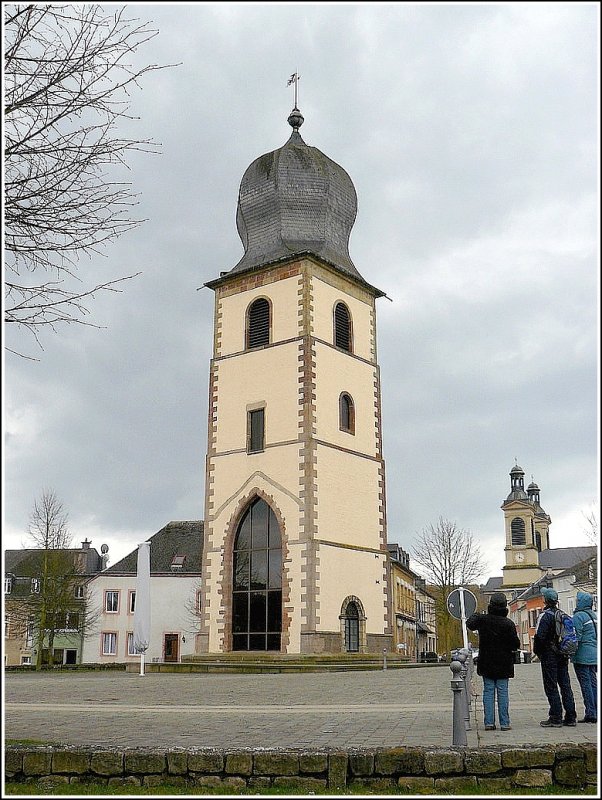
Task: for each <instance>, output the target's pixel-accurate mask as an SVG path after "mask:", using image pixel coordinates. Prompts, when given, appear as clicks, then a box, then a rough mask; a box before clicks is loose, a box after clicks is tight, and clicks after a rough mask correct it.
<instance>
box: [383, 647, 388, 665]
mask: <svg viewBox="0 0 602 800" xmlns="http://www.w3.org/2000/svg"><path fill="white" fill-rule="evenodd" d="M383 669H387V648H386V647H383Z"/></svg>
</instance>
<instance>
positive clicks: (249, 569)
mask: <svg viewBox="0 0 602 800" xmlns="http://www.w3.org/2000/svg"><path fill="white" fill-rule="evenodd" d="M288 122H289V124H290V125H291V127H292V129H293V131H292V134H291V136H290V139H289V140H288V141H287V142H286V144H284V145H283V146H282V147H280V148H279V149H277V150H274V151H273V152H270V153H266V154H265V155H262V156H260V157H259V158H257V159H256V160H255V161H253V163H252V164H251V165H250V166H249V168H248V169H247V170H246V172H245V174H244V176H243V178H242V181H241V185H240V193H239V198H238V209H237V219H236V221H237V228H238V232H239V235H240V238H241V240H242V243H243V246H244V255H243V257H242V258H241V260H240V261H239V262H238V264H236V266H235V267H233V268H232V269H231V270H230V271H228V272H222V273H221V274H220V277H219V278H217V279H215V280H213V281H210V282H209V283H207V284H206V285H207V286H208V287H209V288H211V289H212V290H213V291H214V292H215V317H214V332H213V358H212V360H211V366H210V380H209V429H208V431H209V435H208V446H207V459H206V483H205V485H206V490H205V533H204V549H203V580H202V597H201V603H202V607H201V629H200V635H199V640H198V641H199V647H198V649H199V651H200V652H226V651H231V650H240V651H244V650H269V651H277V652H283V653H321V652H333V653H334V652H345V651H347V652H377V651H378V652H380V651H382V648H383V647H384V646H386V645H388V644H389V643H390V637H391V623H390V617H389V601H388V582H387V561H386V559H387V532H386V512H385V468H384V461H383V457H382V441H381V402H380V377H379V368H378V363H377V356H376V304H375V301H376V299H377V298H379V297H382V296H384V295H383V292H381V291H379V290H378V289H376V288H375V287H374V286H372V285H370V284H369V283H368V282H367V281H366V280H365V279H364V278H363V277H362V276H361V275H360V273H359V272H358V270H357V269H356V268H355V266H354V264H353V262H352V261H351V258H350V257H349V251H348V243H349V235H350V232H351V228H352V226H353V223H354V221H355V216H356V211H357V198H356V193H355V188H354V186H353V183H352V181H351V179H350V177H349V176H348V174H347V173H346V172H345V170H344V169H342V168H341V167H340V166H339V165H338V164H336V163H335V162H334V161H332V160H331V159H330V158H328V157H327V156H326V155H324V154H323V153H322V152H320V150H318V149H316V148H315V147H310V146H309V145H307V144H305V142H304V141H303V139H302V138H301V135H300V133H299V128H300V126H301V125H302V123H303V116H302V115H301V113H300V112H299V110H298V109H297V108H296V107H295V108H294V109H293V111H292V112H291V115H290V116H289V119H288Z"/></svg>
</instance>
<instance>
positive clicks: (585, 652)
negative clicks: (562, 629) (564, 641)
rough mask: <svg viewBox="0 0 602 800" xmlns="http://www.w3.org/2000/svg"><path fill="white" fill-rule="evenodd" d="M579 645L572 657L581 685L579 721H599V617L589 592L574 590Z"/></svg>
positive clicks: (574, 619)
mask: <svg viewBox="0 0 602 800" xmlns="http://www.w3.org/2000/svg"><path fill="white" fill-rule="evenodd" d="M573 624H574V626H575V633H576V634H577V639H578V640H579V647H578V648H577V652H576V653H575V655H574V656H572V657H571V661H572V662H573V667H574V668H575V675H576V676H577V680H578V681H579V686H581V694H582V695H583V704H584V705H585V716H584V717H583V719H580V720H579V722H597V721H598V617H597V615H596V612H595V611H592V596H591V594H589V592H582V591H578V592H577V605H576V606H575V613H574V614H573Z"/></svg>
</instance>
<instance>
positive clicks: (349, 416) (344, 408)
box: [339, 392, 355, 433]
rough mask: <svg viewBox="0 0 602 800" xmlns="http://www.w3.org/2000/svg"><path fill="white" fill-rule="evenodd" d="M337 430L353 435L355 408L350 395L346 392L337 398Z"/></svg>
mask: <svg viewBox="0 0 602 800" xmlns="http://www.w3.org/2000/svg"><path fill="white" fill-rule="evenodd" d="M339 429H340V430H342V431H346V432H347V433H355V408H354V405H353V399H352V398H351V395H348V394H347V393H346V392H343V394H342V395H341V396H340V398H339Z"/></svg>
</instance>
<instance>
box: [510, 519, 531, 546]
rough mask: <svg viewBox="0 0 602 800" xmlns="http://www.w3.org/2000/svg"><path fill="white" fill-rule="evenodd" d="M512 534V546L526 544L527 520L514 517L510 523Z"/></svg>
mask: <svg viewBox="0 0 602 800" xmlns="http://www.w3.org/2000/svg"><path fill="white" fill-rule="evenodd" d="M510 532H511V533H512V544H513V545H514V544H526V543H527V538H526V534H525V520H524V519H521V518H520V517H514V519H513V520H512V522H511V523H510Z"/></svg>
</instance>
